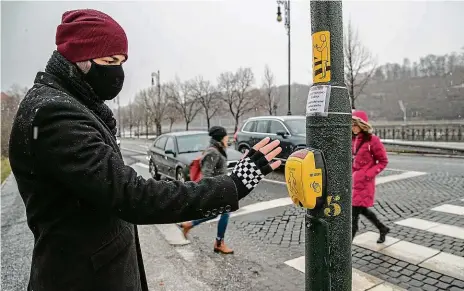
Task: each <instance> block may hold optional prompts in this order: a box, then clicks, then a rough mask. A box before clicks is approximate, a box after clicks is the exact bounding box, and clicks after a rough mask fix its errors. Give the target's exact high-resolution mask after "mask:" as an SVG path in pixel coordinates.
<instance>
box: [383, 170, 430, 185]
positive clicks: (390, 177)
mask: <svg viewBox="0 0 464 291" xmlns="http://www.w3.org/2000/svg"><path fill="white" fill-rule="evenodd" d="M426 174H427V173H425V172H416V171H407V172H404V173H401V174H398V175H388V176H383V177H378V178H376V179H375V184H376V185H380V184H385V183H389V182H394V181H399V180H404V179H409V178H414V177H419V176H423V175H426Z"/></svg>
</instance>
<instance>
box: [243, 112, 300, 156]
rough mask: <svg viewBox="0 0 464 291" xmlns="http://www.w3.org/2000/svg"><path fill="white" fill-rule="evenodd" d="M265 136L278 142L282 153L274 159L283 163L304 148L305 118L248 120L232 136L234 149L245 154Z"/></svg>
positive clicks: (288, 117) (277, 117)
mask: <svg viewBox="0 0 464 291" xmlns="http://www.w3.org/2000/svg"><path fill="white" fill-rule="evenodd" d="M266 136H269V137H270V138H271V140H275V139H278V140H280V145H281V147H282V152H281V153H280V154H279V155H278V156H277V157H276V159H280V160H282V161H285V160H287V158H288V156H289V155H290V154H291V153H293V152H294V151H296V150H299V149H301V148H304V147H305V146H306V118H305V117H304V116H297V115H295V116H293V115H290V116H259V117H252V118H249V119H247V120H245V122H244V123H243V126H241V127H240V129H239V130H238V131H237V132H236V133H235V135H234V139H235V148H236V149H237V150H238V151H240V152H245V151H246V150H248V149H250V148H251V147H253V146H254V145H255V144H256V143H258V142H259V141H260V140H261V139H263V138H265V137H266Z"/></svg>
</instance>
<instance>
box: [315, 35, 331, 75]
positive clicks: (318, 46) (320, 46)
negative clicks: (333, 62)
mask: <svg viewBox="0 0 464 291" xmlns="http://www.w3.org/2000/svg"><path fill="white" fill-rule="evenodd" d="M330 80H331V77H330V32H329V31H318V32H315V33H313V83H326V82H330Z"/></svg>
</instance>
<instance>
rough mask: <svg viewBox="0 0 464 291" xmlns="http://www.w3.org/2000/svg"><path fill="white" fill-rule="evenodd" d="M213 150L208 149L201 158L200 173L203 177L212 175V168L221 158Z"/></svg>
mask: <svg viewBox="0 0 464 291" xmlns="http://www.w3.org/2000/svg"><path fill="white" fill-rule="evenodd" d="M213 151H214V150H211V149H208V150H207V151H206V153H205V155H204V156H203V158H202V159H201V173H202V174H203V177H213V176H214V169H215V168H216V165H217V164H218V162H219V159H220V158H221V157H219V155H218V154H216V153H215V152H213Z"/></svg>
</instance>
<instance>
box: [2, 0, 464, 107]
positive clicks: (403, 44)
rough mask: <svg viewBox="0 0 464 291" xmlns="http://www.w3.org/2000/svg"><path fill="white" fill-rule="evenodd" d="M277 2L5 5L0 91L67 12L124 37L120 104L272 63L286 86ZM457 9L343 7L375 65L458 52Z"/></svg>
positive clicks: (295, 62) (38, 61)
mask: <svg viewBox="0 0 464 291" xmlns="http://www.w3.org/2000/svg"><path fill="white" fill-rule="evenodd" d="M309 3H310V1H309V0H299V1H293V2H292V6H291V8H292V10H291V17H292V18H291V22H292V81H293V82H298V83H303V84H308V83H310V81H311V28H310V14H309ZM276 7H277V5H276V2H275V1H273V0H224V1H220V0H215V1H191V0H190V1H151V2H146V1H143V2H119V1H117V2H116V1H105V2H103V1H98V2H97V1H94V2H64V1H63V2H57V1H52V2H51V1H50V2H39V1H33V2H30V1H29V2H19V1H11V2H5V1H2V2H1V85H2V88H1V89H2V90H7V89H8V88H9V87H10V86H11V85H12V84H13V83H17V84H20V85H23V86H28V87H30V86H31V85H32V82H33V80H34V77H35V74H36V72H37V71H39V70H43V68H44V66H45V64H46V62H47V60H48V58H49V57H50V55H51V53H52V51H53V50H54V49H55V48H56V46H55V32H56V26H57V25H58V24H59V23H60V20H61V15H62V13H63V12H64V11H66V10H70V9H78V8H94V9H98V10H102V11H104V12H106V13H108V14H109V15H111V16H112V17H114V18H115V19H116V20H117V21H118V22H119V23H120V24H121V25H122V27H123V28H124V29H125V30H126V33H127V36H128V39H129V61H128V62H127V63H126V64H125V65H124V67H125V71H126V82H125V86H124V89H123V91H122V92H121V103H122V104H125V103H127V102H128V100H129V98H133V96H134V94H135V93H136V92H137V90H139V89H142V88H144V87H147V86H149V85H150V84H151V76H150V75H151V72H153V71H156V70H160V71H161V81H162V82H163V81H168V80H171V79H173V78H174V77H175V76H176V74H177V75H178V76H179V77H180V78H181V79H184V80H185V79H189V78H192V77H194V76H196V75H203V76H204V77H205V78H207V79H210V80H213V81H215V80H216V77H217V76H218V75H219V74H220V73H221V72H223V71H228V70H236V69H237V68H238V67H240V66H242V67H251V68H252V69H253V72H254V73H255V76H256V82H257V84H261V81H262V75H263V70H264V66H265V65H266V64H268V65H269V66H270V68H271V70H272V71H273V72H274V74H275V75H276V79H277V83H278V84H285V83H286V82H287V38H286V31H285V28H284V25H283V23H277V22H276V11H277V8H276ZM463 12H464V2H463V1H450V2H444V1H426V2H418V1H344V3H343V13H344V21H345V22H347V21H348V19H349V18H351V20H352V23H353V25H354V26H355V27H356V28H357V29H358V31H359V34H360V37H361V39H362V41H363V43H364V44H365V45H366V46H367V47H368V48H369V49H370V50H371V51H372V53H373V54H374V55H375V56H376V57H377V60H378V62H379V63H380V64H382V63H386V62H398V63H402V60H403V58H405V57H408V58H410V59H411V61H415V60H417V59H418V58H419V57H421V56H424V55H426V54H430V53H432V54H445V53H449V52H451V51H460V49H461V48H462V47H463V46H464V32H463V29H464V17H463Z"/></svg>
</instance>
